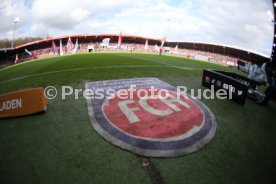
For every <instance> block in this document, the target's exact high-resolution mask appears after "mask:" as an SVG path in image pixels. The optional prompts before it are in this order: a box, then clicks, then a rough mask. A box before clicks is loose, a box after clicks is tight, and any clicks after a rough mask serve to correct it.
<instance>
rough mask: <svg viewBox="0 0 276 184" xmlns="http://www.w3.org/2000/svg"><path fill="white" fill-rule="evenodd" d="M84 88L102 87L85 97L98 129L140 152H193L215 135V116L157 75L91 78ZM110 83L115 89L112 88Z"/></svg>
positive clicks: (160, 154) (168, 154) (165, 154)
mask: <svg viewBox="0 0 276 184" xmlns="http://www.w3.org/2000/svg"><path fill="white" fill-rule="evenodd" d="M133 86H135V88H134V89H133ZM152 87H154V88H155V90H154V91H153V90H152ZM86 89H91V90H93V91H96V90H99V89H100V91H101V92H102V93H101V94H94V96H93V97H92V96H91V98H90V99H87V104H88V111H89V115H90V119H91V123H92V125H93V127H94V128H95V129H96V131H97V132H98V133H99V134H100V135H102V136H103V137H104V138H105V139H106V140H108V141H109V142H111V143H113V144H115V145H117V146H119V147H121V148H123V149H126V150H129V151H132V152H134V153H136V154H139V155H143V156H152V157H173V156H180V155H184V154H189V153H192V152H194V151H197V150H198V149H200V148H202V147H203V146H204V145H205V144H207V143H208V142H209V141H210V140H211V139H212V137H213V136H214V135H215V131H216V121H215V118H214V116H213V114H212V113H211V111H210V110H209V109H208V108H207V107H206V106H205V105H204V104H203V103H201V102H200V101H198V100H195V99H192V98H190V97H189V95H188V96H184V95H179V94H178V93H177V90H176V88H174V87H172V86H170V85H169V84H167V83H165V82H163V81H161V80H159V79H157V78H138V79H124V80H110V81H99V82H88V83H86ZM111 89H112V90H113V93H110V92H108V91H110V90H111ZM165 90H167V92H166V91H165ZM100 96H101V97H102V98H97V97H100Z"/></svg>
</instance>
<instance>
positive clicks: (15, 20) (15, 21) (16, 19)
mask: <svg viewBox="0 0 276 184" xmlns="http://www.w3.org/2000/svg"><path fill="white" fill-rule="evenodd" d="M18 22H19V17H15V18H14V21H13V23H14V28H13V33H12V43H11V48H14V36H15V30H16V24H17V23H18Z"/></svg>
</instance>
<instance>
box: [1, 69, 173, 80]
mask: <svg viewBox="0 0 276 184" xmlns="http://www.w3.org/2000/svg"><path fill="white" fill-rule="evenodd" d="M170 67H171V66H150V65H136V66H133V65H126V66H102V67H88V68H72V69H65V70H57V71H52V72H45V73H39V74H32V75H24V76H21V77H16V78H13V79H9V80H6V81H2V82H0V84H4V83H8V82H12V81H17V80H21V79H25V78H29V77H39V76H42V75H50V74H57V73H63V72H74V71H81V70H95V69H112V68H170Z"/></svg>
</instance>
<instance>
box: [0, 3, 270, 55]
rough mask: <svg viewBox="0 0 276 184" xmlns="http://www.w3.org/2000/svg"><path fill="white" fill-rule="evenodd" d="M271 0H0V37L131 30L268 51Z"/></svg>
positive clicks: (179, 39)
mask: <svg viewBox="0 0 276 184" xmlns="http://www.w3.org/2000/svg"><path fill="white" fill-rule="evenodd" d="M272 12H273V7H272V1H271V0H22V1H21V0H1V3H0V20H1V27H0V39H1V38H9V39H11V38H12V30H13V26H14V23H13V20H14V18H15V17H19V18H20V21H19V23H18V24H17V30H16V37H21V36H42V37H46V36H47V35H49V36H52V37H56V36H63V35H68V34H104V33H113V34H119V33H120V32H122V33H123V34H131V35H139V36H146V37H154V38H162V37H164V35H166V36H167V40H172V41H198V42H204V43H205V42H207V43H216V44H222V45H229V46H235V47H239V48H244V49H245V50H249V51H255V52H259V53H261V54H263V55H267V56H269V55H270V54H271V45H272V42H273V31H274V28H273V23H272V22H271V20H272V17H273V13H272Z"/></svg>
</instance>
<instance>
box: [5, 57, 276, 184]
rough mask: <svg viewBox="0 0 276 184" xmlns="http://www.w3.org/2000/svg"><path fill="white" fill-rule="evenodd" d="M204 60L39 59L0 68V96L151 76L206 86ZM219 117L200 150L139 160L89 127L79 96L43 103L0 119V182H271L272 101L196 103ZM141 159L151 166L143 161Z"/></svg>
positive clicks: (274, 146) (275, 156)
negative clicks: (39, 108) (39, 109)
mask: <svg viewBox="0 0 276 184" xmlns="http://www.w3.org/2000/svg"><path fill="white" fill-rule="evenodd" d="M207 68H208V69H216V70H224V71H234V72H237V71H236V70H234V69H231V68H228V67H224V66H220V65H216V64H211V63H207V62H202V61H197V60H190V59H185V58H182V57H174V56H158V55H153V54H141V53H119V52H118V53H115V52H114V53H91V54H76V55H70V56H63V57H53V58H46V59H38V60H34V61H30V62H25V63H21V64H18V65H14V66H11V67H8V68H4V69H1V70H0V93H1V94H3V93H5V92H9V91H14V90H19V89H25V88H30V87H47V86H55V87H56V88H57V89H58V91H60V90H61V86H62V85H66V86H72V87H74V88H81V89H84V88H85V85H84V84H85V82H87V81H100V80H111V79H129V78H139V77H156V78H159V79H161V80H163V81H165V82H167V83H169V84H171V85H173V86H187V87H188V89H204V87H202V86H201V78H202V71H203V69H207ZM202 102H203V103H205V104H206V105H207V106H208V107H209V108H210V110H211V111H212V112H213V113H214V115H215V117H216V121H217V132H216V135H215V137H214V138H213V139H212V140H211V141H210V143H208V144H207V145H206V146H205V147H203V148H202V149H201V150H199V151H197V152H195V153H193V154H190V155H186V156H181V157H176V158H143V157H141V156H138V155H135V154H133V153H131V152H128V151H125V150H122V149H120V148H118V147H116V146H114V145H112V144H110V143H109V142H107V141H106V140H104V139H103V138H102V137H101V136H100V135H98V134H97V132H96V131H95V130H94V129H93V127H92V125H91V122H90V120H89V116H88V112H87V104H86V100H85V99H84V98H83V96H82V95H81V93H80V94H79V99H78V100H75V99H74V96H70V97H68V98H66V100H62V99H61V97H60V96H59V97H58V98H55V99H53V100H49V105H48V109H47V111H46V113H44V114H38V115H34V116H27V117H21V118H14V119H4V120H1V123H0V174H1V177H0V183H85V184H87V183H158V182H159V183H172V184H175V183H193V184H197V183H204V184H206V183H212V184H213V183H235V184H236V183H276V176H275V168H276V143H275V140H276V133H275V132H276V123H275V117H276V116H275V112H276V107H275V104H272V103H269V104H268V105H267V106H259V105H257V104H255V103H254V102H252V101H250V100H247V101H246V104H245V105H244V106H240V105H239V104H237V103H235V102H233V101H230V100H202ZM144 159H147V160H148V161H149V162H150V168H148V167H144V166H142V164H141V162H142V161H141V160H144Z"/></svg>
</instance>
